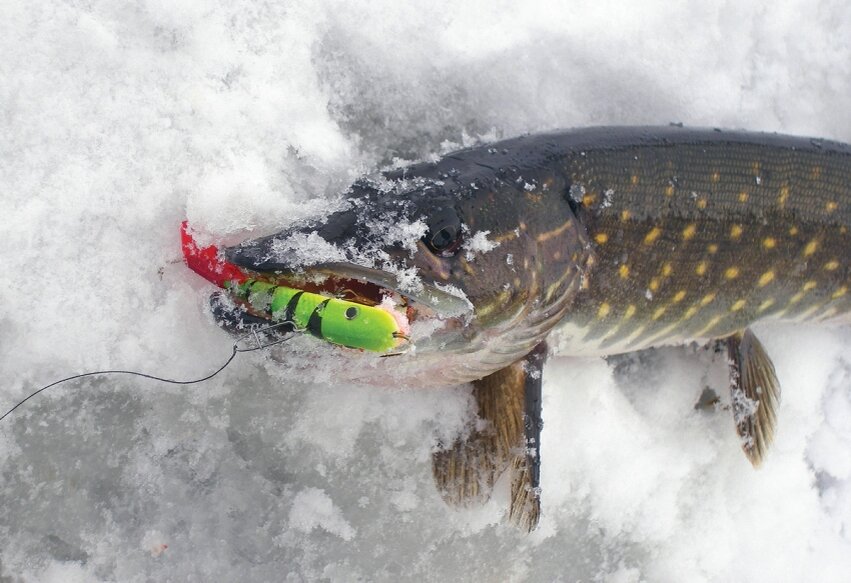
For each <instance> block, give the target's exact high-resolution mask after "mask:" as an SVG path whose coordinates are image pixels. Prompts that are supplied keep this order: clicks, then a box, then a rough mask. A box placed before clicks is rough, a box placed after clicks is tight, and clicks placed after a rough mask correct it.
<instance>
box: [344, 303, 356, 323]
mask: <svg viewBox="0 0 851 583" xmlns="http://www.w3.org/2000/svg"><path fill="white" fill-rule="evenodd" d="M357 317H358V309H357V308H356V307H354V306H350V307H348V308H346V320H354V319H355V318H357Z"/></svg>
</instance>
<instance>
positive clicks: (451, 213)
mask: <svg viewBox="0 0 851 583" xmlns="http://www.w3.org/2000/svg"><path fill="white" fill-rule="evenodd" d="M462 235H463V229H462V228H461V219H460V218H459V217H458V213H456V212H455V209H453V208H451V207H449V208H445V207H444V208H440V209H438V210H437V212H435V213H434V214H433V215H432V216H431V217H430V220H429V227H428V232H427V233H426V234H425V237H423V240H424V242H425V244H426V246H427V247H428V248H429V249H430V250H431V251H432V252H434V253H435V254H436V255H439V256H441V257H451V256H452V255H455V253H456V252H457V251H458V249H460V248H461V241H462V238H463V237H462Z"/></svg>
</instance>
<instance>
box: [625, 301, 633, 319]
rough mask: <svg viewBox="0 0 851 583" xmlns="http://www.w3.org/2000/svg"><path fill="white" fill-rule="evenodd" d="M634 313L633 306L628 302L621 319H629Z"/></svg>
mask: <svg viewBox="0 0 851 583" xmlns="http://www.w3.org/2000/svg"><path fill="white" fill-rule="evenodd" d="M634 315H635V306H634V305H633V304H630V305H628V306H627V307H626V312H624V315H623V319H624V320H629V319H630V318H632V317H633V316H634Z"/></svg>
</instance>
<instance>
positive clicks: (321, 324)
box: [226, 279, 404, 352]
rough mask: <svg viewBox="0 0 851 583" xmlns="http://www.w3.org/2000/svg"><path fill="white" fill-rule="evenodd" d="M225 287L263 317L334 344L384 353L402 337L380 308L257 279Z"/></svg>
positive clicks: (394, 323) (391, 317)
mask: <svg viewBox="0 0 851 583" xmlns="http://www.w3.org/2000/svg"><path fill="white" fill-rule="evenodd" d="M226 286H227V287H228V288H229V289H230V290H231V292H233V294H234V295H235V296H236V297H237V298H239V299H241V300H244V301H246V302H247V303H248V304H249V305H250V306H251V308H252V309H253V310H255V311H257V312H258V313H261V314H263V315H264V316H265V317H267V318H269V319H271V320H274V321H290V322H293V324H294V325H295V327H296V328H297V329H299V330H305V331H307V332H309V333H310V334H312V335H313V336H315V337H317V338H320V339H322V340H326V341H328V342H331V343H333V344H339V345H341V346H347V347H349V348H360V349H363V350H369V351H372V352H387V351H389V350H392V349H394V348H397V347H398V346H399V344H400V343H401V341H402V340H403V338H404V337H403V335H402V334H401V332H400V330H399V324H398V323H397V322H396V319H395V318H394V317H393V316H392V315H391V314H390V313H388V312H387V311H386V310H384V309H381V308H377V307H373V306H367V305H364V304H358V303H355V302H350V301H347V300H341V299H338V298H333V297H328V296H323V295H320V294H315V293H311V292H306V291H302V290H299V289H294V288H291V287H287V286H283V285H275V284H272V283H267V282H265V281H259V280H256V279H247V280H245V281H243V282H241V283H236V282H233V281H231V282H228V283H227V284H226Z"/></svg>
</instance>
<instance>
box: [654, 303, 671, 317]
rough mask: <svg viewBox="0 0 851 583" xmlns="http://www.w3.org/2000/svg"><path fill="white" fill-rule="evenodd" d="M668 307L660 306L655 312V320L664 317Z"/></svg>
mask: <svg viewBox="0 0 851 583" xmlns="http://www.w3.org/2000/svg"><path fill="white" fill-rule="evenodd" d="M667 309H668V308H667V307H665V306H662V307H661V308H659V309H658V310H656V311H655V312H653V319H654V320H658V319H659V318H661V317H662V315H663V314H664V313H665V311H666V310H667Z"/></svg>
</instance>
